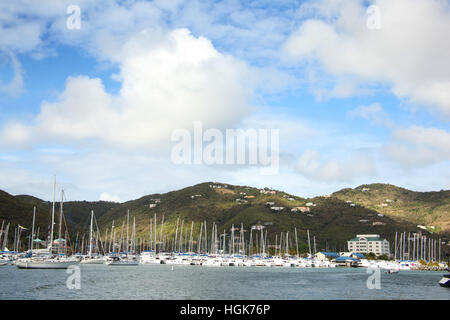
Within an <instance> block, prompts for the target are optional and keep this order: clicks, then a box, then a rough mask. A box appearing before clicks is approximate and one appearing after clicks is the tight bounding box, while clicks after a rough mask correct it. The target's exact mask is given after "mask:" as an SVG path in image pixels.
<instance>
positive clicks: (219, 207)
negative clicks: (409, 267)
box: [0, 182, 449, 252]
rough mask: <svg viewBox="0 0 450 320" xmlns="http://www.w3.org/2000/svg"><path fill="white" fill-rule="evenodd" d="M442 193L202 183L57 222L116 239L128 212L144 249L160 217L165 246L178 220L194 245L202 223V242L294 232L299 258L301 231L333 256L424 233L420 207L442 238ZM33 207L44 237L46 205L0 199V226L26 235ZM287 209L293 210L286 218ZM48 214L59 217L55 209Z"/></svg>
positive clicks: (78, 207) (90, 205)
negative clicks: (320, 193) (368, 237)
mask: <svg viewBox="0 0 450 320" xmlns="http://www.w3.org/2000/svg"><path fill="white" fill-rule="evenodd" d="M363 187H364V188H370V191H364V192H362V191H361V189H362V188H363ZM384 188H385V190H384ZM394 191H395V195H394ZM448 192H449V191H444V192H442V194H441V193H439V192H437V193H417V192H412V191H409V190H405V189H401V188H397V187H394V186H389V185H370V186H361V187H358V188H355V189H344V190H341V191H338V192H336V193H334V194H333V195H332V196H329V197H315V198H310V199H306V198H302V197H298V196H294V195H290V194H287V193H285V192H282V191H277V190H269V189H261V190H260V189H257V188H253V187H248V186H233V185H225V184H222V183H214V182H207V183H202V184H198V185H195V186H191V187H187V188H184V189H181V190H177V191H172V192H168V193H165V194H152V195H147V196H144V197H141V198H139V199H136V200H132V201H128V202H125V203H121V204H119V203H112V202H103V201H98V202H86V201H73V202H65V203H64V215H65V219H66V225H67V229H68V232H69V234H70V235H71V237H72V238H74V234H75V233H76V232H79V233H80V236H81V234H83V233H84V234H86V233H87V232H88V227H89V214H90V211H91V210H94V212H95V216H96V218H97V221H98V225H99V228H100V231H101V235H102V236H103V235H104V234H105V232H106V230H107V229H108V230H110V229H111V226H112V223H113V222H114V226H115V230H116V231H119V229H120V228H121V227H122V225H123V224H124V223H126V214H127V211H128V210H129V212H130V223H132V222H133V219H135V221H136V235H137V238H139V240H140V241H143V242H144V243H147V242H148V238H149V228H150V219H154V217H155V216H156V219H157V231H158V234H159V232H160V230H161V229H160V227H161V221H162V219H163V217H164V235H165V236H167V239H168V241H170V239H173V236H174V234H175V228H176V222H177V219H178V218H179V223H180V226H179V232H180V229H181V222H182V221H184V223H183V233H184V236H185V237H187V235H188V234H189V232H190V229H191V224H192V222H194V227H193V237H194V239H196V238H197V236H198V233H199V231H200V224H201V222H206V225H207V228H208V237H210V232H211V227H212V224H213V222H214V223H216V224H217V226H218V227H217V229H218V233H219V234H223V232H224V230H225V232H226V233H229V232H230V229H231V227H232V225H234V226H235V228H240V227H241V224H242V225H243V228H244V231H245V234H246V235H245V237H246V238H247V239H248V237H249V233H250V229H251V228H252V226H253V227H256V228H260V227H262V228H263V229H264V230H265V231H267V235H268V239H269V244H274V242H275V237H278V238H279V236H280V232H284V233H286V232H289V237H290V241H291V242H292V243H293V241H295V238H294V230H295V229H296V230H297V233H298V240H299V242H300V250H301V251H302V252H305V251H306V250H307V248H308V246H307V230H309V231H310V235H311V243H313V240H314V238H315V241H316V244H317V250H333V251H340V250H345V247H346V242H347V240H349V239H350V238H352V237H354V236H355V235H356V234H361V233H376V234H380V235H381V236H382V237H386V238H387V239H388V240H389V241H391V243H393V237H394V235H395V232H403V231H406V232H417V231H421V232H423V233H427V232H426V231H425V230H421V229H418V228H417V221H419V219H431V218H430V217H428V216H427V214H426V213H422V211H423V210H425V209H424V208H426V207H428V208H430V209H429V210H430V212H431V213H428V215H433V217H434V218H433V219H432V220H420V221H432V222H433V223H434V225H435V226H436V227H439V228H440V229H439V230H445V228H443V227H444V226H445V225H446V224H445V221H447V223H448V212H449V211H448V200H449V199H448ZM424 194H426V195H424ZM445 195H447V198H446V197H445ZM391 198H392V202H389V204H390V206H389V207H378V206H377V204H379V203H380V202H381V201H382V200H383V199H384V200H386V199H391ZM33 206H37V211H38V219H37V225H38V226H40V227H41V228H42V229H41V230H48V226H49V224H50V222H49V221H50V217H51V216H50V212H51V211H50V210H51V204H50V203H49V202H45V201H42V200H40V199H37V198H34V197H31V196H23V195H20V196H12V195H9V194H8V193H5V192H1V193H0V221H1V220H5V221H7V222H8V221H11V223H12V226H13V227H15V226H16V225H17V224H20V225H22V226H25V227H30V226H31V222H32V212H33ZM274 207H275V209H274ZM293 208H298V210H297V211H296V212H293V211H291V209H293ZM415 208H420V210H418V209H417V210H416V209H415ZM56 210H57V212H59V211H58V210H59V206H57V209H56ZM411 210H412V211H411ZM302 211H304V212H302ZM410 211H411V212H410ZM417 212H421V213H420V214H418V213H417ZM380 213H382V214H380ZM58 216H59V215H57V217H58ZM152 223H154V220H153V221H152ZM424 223H425V222H424ZM153 227H154V224H153ZM130 228H131V226H130ZM10 230H11V229H10ZM255 232H256V233H257V234H258V235H259V234H260V231H256V230H254V231H253V234H254V236H255ZM11 234H12V235H13V232H12V233H11V231H10V236H11ZM41 239H42V237H41Z"/></svg>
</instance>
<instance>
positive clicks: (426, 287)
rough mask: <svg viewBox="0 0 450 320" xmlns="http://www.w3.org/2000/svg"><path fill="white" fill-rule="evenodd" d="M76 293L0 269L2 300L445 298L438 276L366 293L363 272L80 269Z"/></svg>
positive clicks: (45, 277) (393, 282) (48, 274)
mask: <svg viewBox="0 0 450 320" xmlns="http://www.w3.org/2000/svg"><path fill="white" fill-rule="evenodd" d="M80 270H81V289H79V290H77V289H72V290H70V289H68V288H67V286H66V281H67V278H68V277H69V276H70V275H69V274H68V273H66V270H21V269H18V268H16V267H15V266H3V267H0V300H5V299H226V300H227V299H231V300H234V299H236V300H239V299H255V300H259V299H283V300H291V299H441V300H442V299H445V300H448V299H450V289H448V288H442V287H440V286H439V285H438V281H439V280H440V279H441V277H442V274H443V273H442V272H426V271H403V272H402V271H400V273H398V274H385V273H384V272H383V271H381V289H379V290H377V289H372V290H370V289H367V285H366V282H367V278H368V277H369V276H370V274H368V273H366V269H352V268H350V269H347V268H335V269H314V268H313V269H299V268H255V267H250V268H242V267H220V268H213V267H212V268H208V267H199V266H174V269H173V270H172V266H170V265H140V266H115V267H111V266H106V265H81V266H80Z"/></svg>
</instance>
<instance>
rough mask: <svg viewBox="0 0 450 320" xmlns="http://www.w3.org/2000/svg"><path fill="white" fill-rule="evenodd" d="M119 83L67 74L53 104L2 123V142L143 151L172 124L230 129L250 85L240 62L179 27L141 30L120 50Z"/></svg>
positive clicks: (166, 136) (160, 140) (164, 139)
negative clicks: (107, 85)
mask: <svg viewBox="0 0 450 320" xmlns="http://www.w3.org/2000/svg"><path fill="white" fill-rule="evenodd" d="M120 56H121V62H120V73H119V74H118V75H117V79H118V80H120V81H121V84H122V87H121V89H120V92H119V93H118V94H117V95H112V94H109V93H107V92H106V91H105V89H104V87H103V84H102V81H101V80H100V79H97V78H89V77H86V76H77V77H69V78H68V79H67V81H66V87H65V90H64V92H62V93H61V94H60V96H59V98H58V99H57V101H52V102H48V101H45V102H43V103H42V105H41V110H40V113H39V114H38V115H37V116H36V118H35V119H34V121H33V123H32V124H30V125H27V124H22V123H9V124H7V125H6V126H5V128H4V130H3V131H2V132H1V135H0V141H1V142H3V144H7V145H15V146H27V145H30V144H32V143H33V142H42V141H46V142H52V141H53V142H55V141H56V142H61V141H71V140H73V141H80V140H81V141H83V140H85V141H100V142H102V143H105V144H108V145H109V146H114V147H119V148H141V149H142V148H146V147H148V148H151V147H154V146H161V145H163V144H164V143H165V144H167V143H168V142H170V135H171V132H172V131H173V130H174V129H177V128H191V127H192V123H193V121H195V120H201V121H203V124H204V126H205V127H212V128H224V127H227V126H231V125H233V124H235V123H237V122H239V120H240V119H241V118H242V117H243V116H245V115H247V114H249V112H250V111H251V107H250V99H251V96H252V93H253V89H254V85H255V83H254V82H253V81H251V79H252V75H251V74H252V70H251V69H250V68H249V67H248V66H247V65H246V64H245V63H243V62H241V61H239V60H236V59H234V58H233V57H231V56H227V55H223V54H221V53H220V52H218V51H217V50H216V49H215V48H214V46H213V45H212V43H211V42H210V41H209V40H208V39H206V38H203V37H194V36H193V35H192V34H190V32H189V31H188V30H187V29H176V30H173V31H170V32H165V31H160V30H153V29H152V30H149V29H147V30H144V31H142V32H140V33H138V34H137V35H135V36H134V37H133V38H131V39H130V40H129V41H128V42H127V43H126V44H125V45H124V46H123V48H122V51H121V52H120Z"/></svg>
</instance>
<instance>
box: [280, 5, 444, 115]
mask: <svg viewBox="0 0 450 320" xmlns="http://www.w3.org/2000/svg"><path fill="white" fill-rule="evenodd" d="M373 4H374V5H376V6H378V7H379V9H380V12H381V21H382V24H381V29H378V30H373V29H369V28H367V27H366V22H367V18H368V17H367V15H366V6H365V2H364V1H362V0H360V1H342V0H340V1H331V0H322V1H319V2H313V3H312V4H311V2H309V3H306V4H305V5H304V6H303V8H302V15H303V16H304V17H306V18H308V19H305V21H304V22H303V23H302V24H301V26H300V27H299V29H298V30H297V31H296V32H295V33H293V34H292V35H291V37H290V38H289V39H288V40H287V42H286V43H285V45H284V48H283V51H284V54H285V57H287V58H288V59H290V60H292V61H296V62H297V63H300V64H302V65H304V66H307V67H308V68H313V69H318V70H321V71H324V72H325V74H327V75H331V76H333V77H334V81H335V85H336V86H337V88H338V87H339V85H340V82H342V81H345V80H346V79H348V78H349V77H350V78H351V79H353V80H354V81H358V83H359V85H361V86H366V87H367V86H368V87H371V86H374V85H377V84H383V85H387V86H389V87H390V89H391V91H392V92H393V93H394V94H395V95H397V96H398V97H399V98H401V99H405V100H407V101H409V102H411V103H414V104H419V105H421V104H425V105H427V106H429V107H432V108H434V110H439V111H440V112H442V113H443V114H445V115H447V116H450V63H449V60H448V52H450V42H449V41H447V39H450V10H449V5H448V2H446V1H439V0H427V1H424V0H397V1H391V0H376V1H373ZM311 17H313V18H311ZM332 90H333V89H332ZM335 90H336V89H335ZM349 92H351V90H350V91H349ZM344 93H345V90H344Z"/></svg>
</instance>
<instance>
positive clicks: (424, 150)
mask: <svg viewBox="0 0 450 320" xmlns="http://www.w3.org/2000/svg"><path fill="white" fill-rule="evenodd" d="M384 151H385V152H386V153H387V155H388V156H389V157H390V158H391V159H392V160H394V161H396V162H398V163H400V164H401V165H403V166H406V167H422V166H427V165H431V164H435V163H439V162H443V161H449V160H450V132H448V131H446V130H442V129H438V128H425V127H421V126H411V127H408V128H402V129H396V130H394V131H393V133H392V141H391V143H389V144H388V145H387V146H385V148H384Z"/></svg>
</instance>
